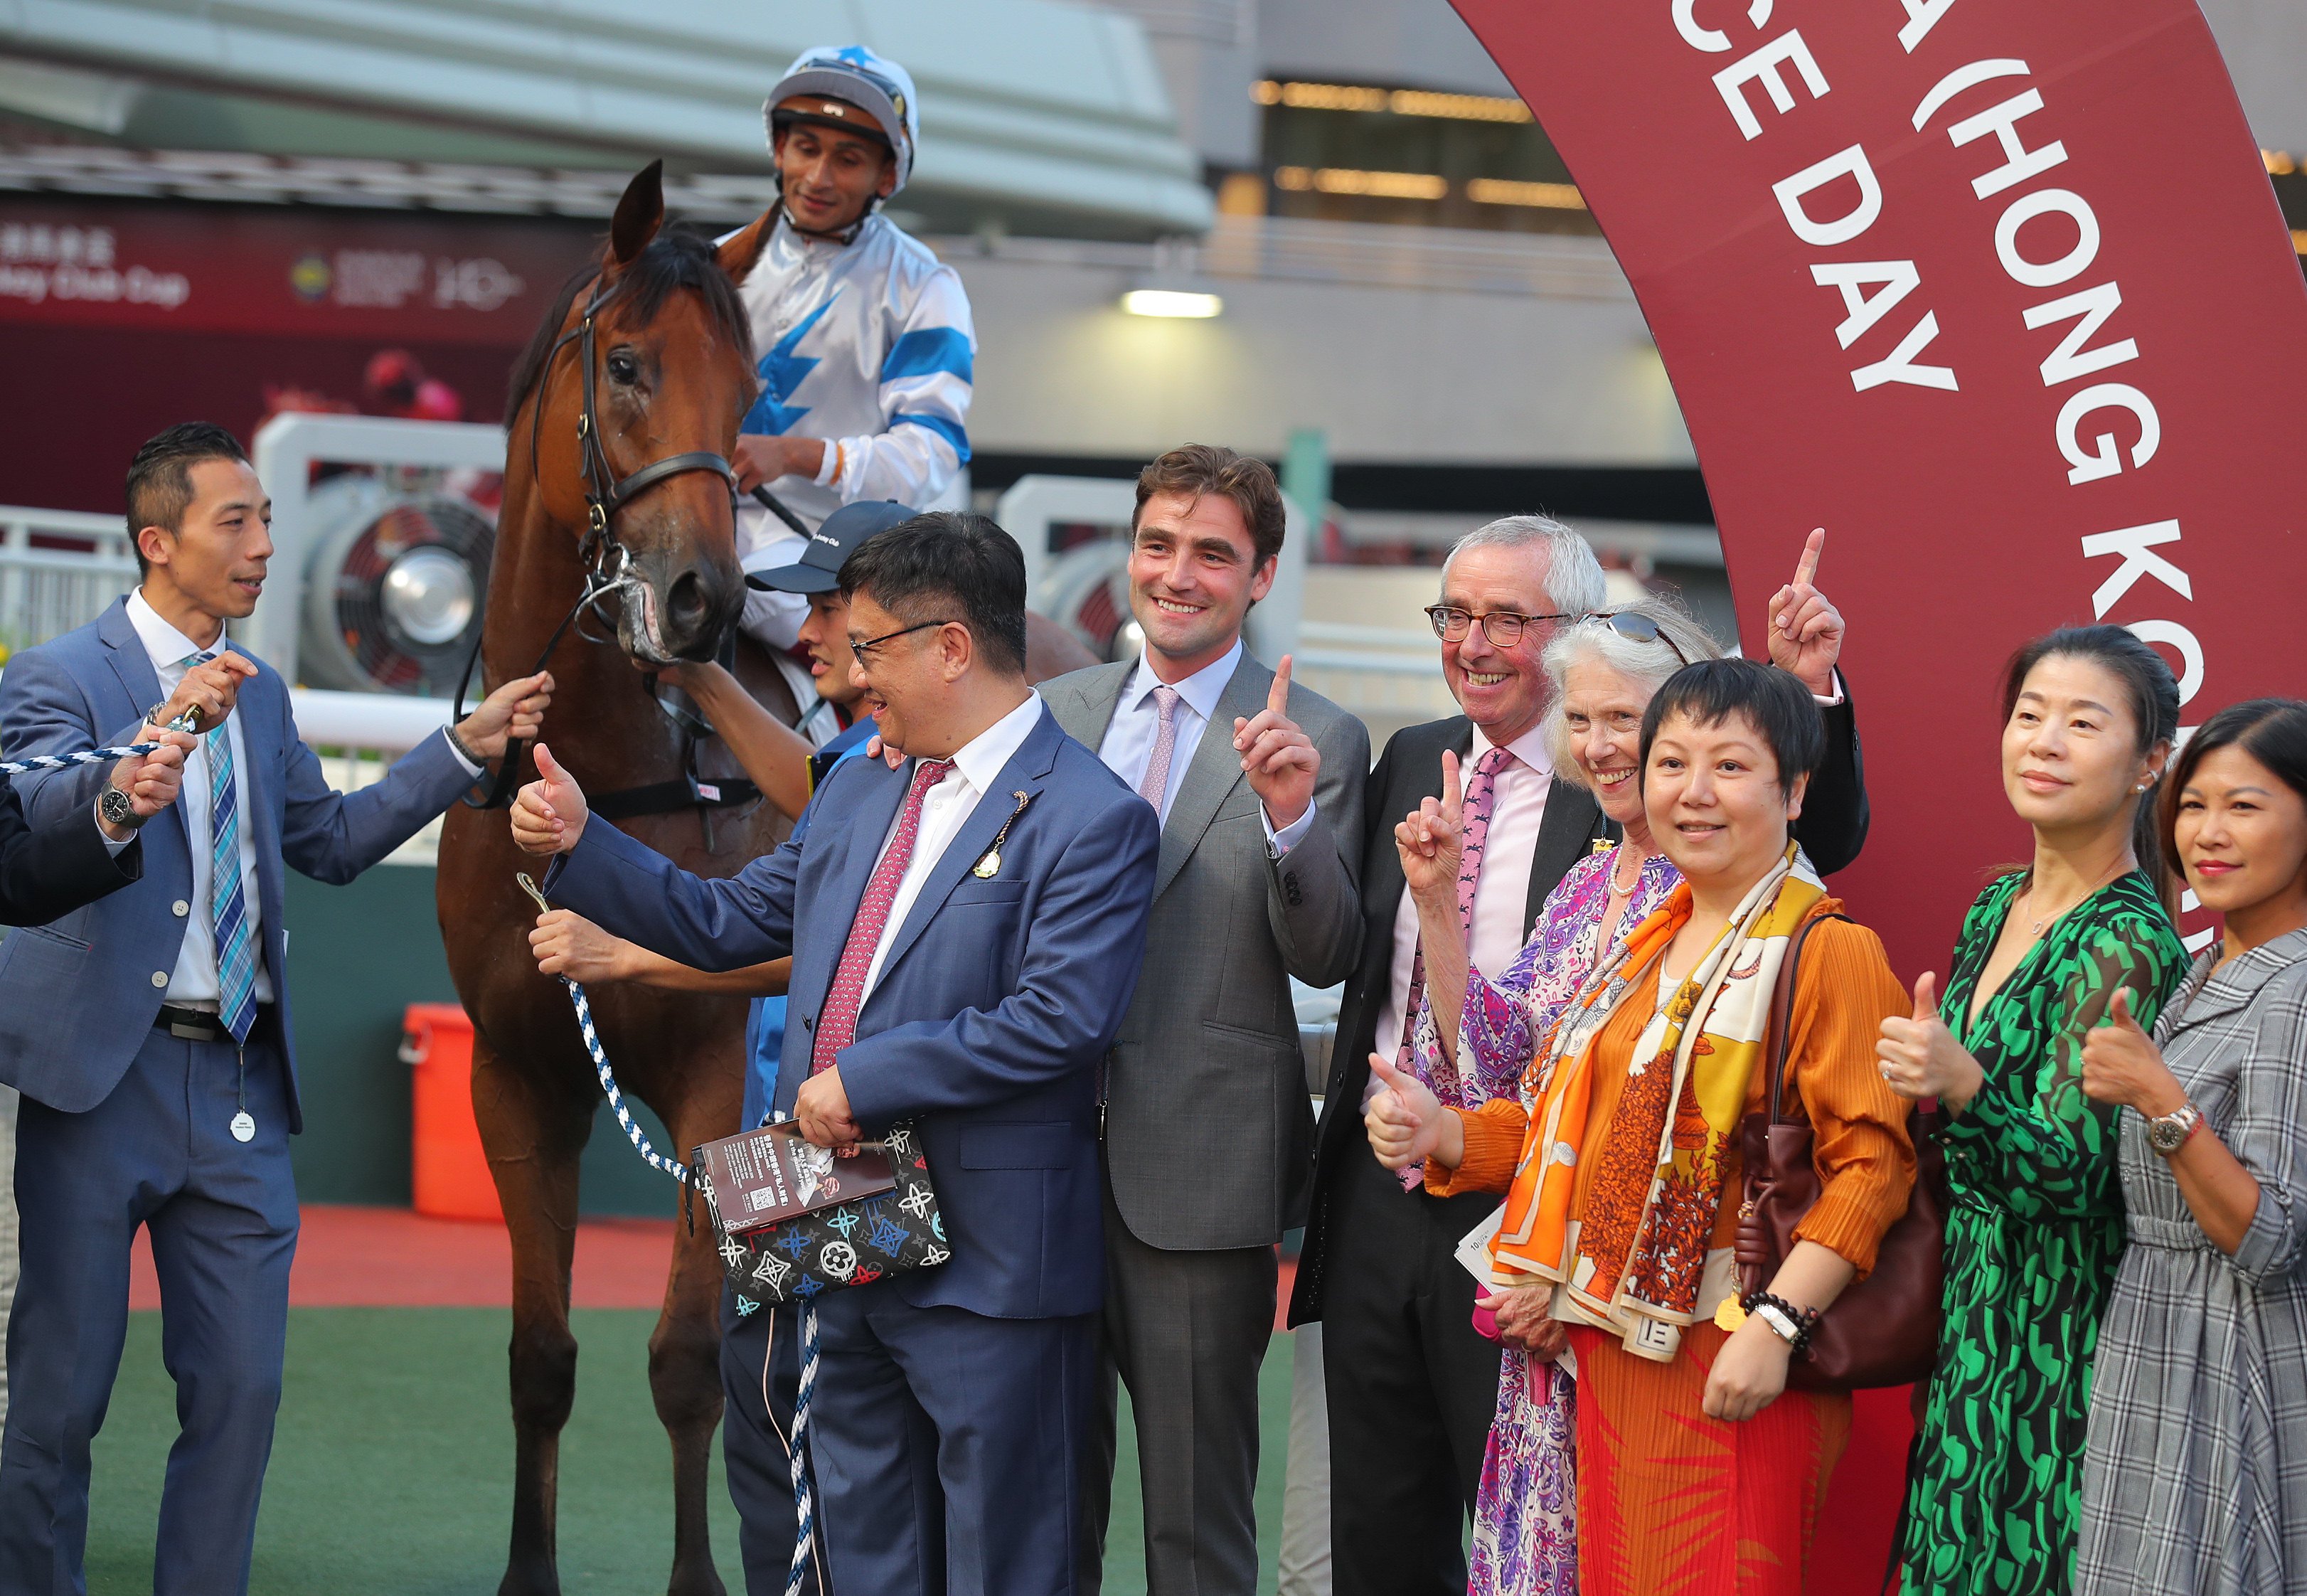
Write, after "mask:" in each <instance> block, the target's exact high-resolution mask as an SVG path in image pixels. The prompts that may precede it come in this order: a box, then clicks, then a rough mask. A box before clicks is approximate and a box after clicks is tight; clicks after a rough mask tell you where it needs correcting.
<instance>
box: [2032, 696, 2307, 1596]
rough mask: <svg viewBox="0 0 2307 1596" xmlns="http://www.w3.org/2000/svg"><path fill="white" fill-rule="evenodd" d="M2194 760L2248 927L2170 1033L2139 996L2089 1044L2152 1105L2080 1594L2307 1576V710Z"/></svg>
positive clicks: (2216, 871)
mask: <svg viewBox="0 0 2307 1596" xmlns="http://www.w3.org/2000/svg"><path fill="white" fill-rule="evenodd" d="M2176 767H2177V768H2176V769H2175V771H2174V774H2173V777H2171V778H2170V779H2168V780H2166V781H2165V797H2164V801H2163V811H2162V817H2161V819H2162V828H2163V841H2164V845H2165V857H2166V858H2173V859H2175V860H2176V861H2177V862H2179V863H2180V864H2181V865H2182V866H2183V868H2184V870H2185V871H2186V874H2187V883H2188V885H2189V886H2191V887H2192V888H2194V889H2195V893H2196V895H2197V897H2200V899H2201V901H2202V905H2203V907H2205V908H2206V909H2209V910H2212V911H2214V912H2216V913H2219V914H2224V915H2225V916H2226V936H2225V938H2224V940H2222V941H2221V942H2220V943H2218V944H2217V945H2216V946H2214V947H2212V948H2208V949H2206V950H2205V952H2204V953H2203V956H2202V957H2200V959H2198V960H2197V961H2196V964H2195V967H2194V970H2193V972H2192V974H2191V975H2190V976H2189V978H2188V980H2187V982H2186V983H2185V984H2184V985H2183V986H2182V987H2181V989H2180V991H2179V992H2178V994H2177V995H2176V996H2174V998H2173V999H2172V1000H2171V1001H2170V1003H2169V1004H2168V1005H2167V1006H2166V1007H2165V1009H2164V1011H2163V1018H2162V1023H2161V1024H2160V1025H2158V1026H2157V1034H2156V1038H2155V1040H2154V1041H2149V1040H2148V1037H2147V1036H2146V1034H2144V1033H2143V1032H2141V1031H2140V1029H2139V1027H2138V1025H2136V1024H2134V1023H2132V1021H2131V1017H2130V1015H2129V1012H2128V1010H2127V1009H2124V1010H2120V1011H2118V1012H2117V1013H2116V1015H2115V1016H2114V1019H2113V1021H2112V1023H2111V1024H2109V1025H2106V1026H2105V1027H2102V1028H2101V1029H2099V1030H2097V1031H2094V1032H2093V1033H2092V1034H2090V1036H2089V1037H2088V1039H2087V1040H2086V1042H2085V1043H2084V1051H2083V1089H2084V1090H2085V1091H2086V1092H2088V1094H2090V1095H2091V1096H2093V1097H2094V1098H2097V1100H2098V1101H2100V1102H2102V1103H2120V1104H2122V1105H2123V1106H2124V1107H2127V1108H2129V1109H2131V1112H2130V1113H2127V1114H2124V1115H2123V1130H2122V1136H2123V1142H2122V1164H2123V1198H2124V1202H2125V1205H2126V1206H2127V1207H2128V1209H2129V1220H2128V1226H2129V1244H2128V1246H2127V1247H2126V1248H2125V1249H2124V1252H2123V1264H2122V1268H2121V1271H2120V1273H2119V1274H2117V1275H2116V1277H2115V1283H2114V1297H2113V1299H2112V1300H2111V1301H2110V1302H2109V1303H2108V1305H2107V1310H2106V1317H2105V1321H2104V1322H2103V1323H2102V1325H2101V1326H2100V1329H2099V1343H2098V1362H2097V1368H2096V1369H2095V1371H2094V1377H2093V1383H2092V1388H2091V1398H2090V1428H2089V1443H2088V1449H2087V1453H2086V1456H2085V1462H2084V1471H2083V1505H2082V1523H2081V1534H2080V1542H2079V1545H2078V1549H2077V1552H2076V1558H2075V1589H2076V1590H2077V1591H2078V1592H2087V1593H2094V1596H2095V1593H2097V1592H2155V1593H2156V1596H2190V1593H2191V1592H2204V1593H2207V1596H2208V1593H2211V1592H2217V1596H2279V1593H2280V1592H2285V1591H2286V1590H2288V1591H2296V1590H2300V1589H2302V1588H2307V703H2301V702H2298V701H2297V700H2294V699H2256V700H2253V701H2252V702H2251V703H2247V704H2237V705H2235V706H2234V707H2233V708H2229V709H2226V710H2223V711H2221V712H2220V713H2219V714H2217V715H2216V716H2212V718H2211V719H2210V720H2209V721H2208V723H2207V724H2206V725H2204V726H2203V728H2202V730H2201V731H2200V732H2199V733H2197V734H2196V735H2195V737H2194V739H2193V740H2192V741H2191V742H2190V743H2189V744H2188V746H2187V748H2186V750H2185V751H2184V752H2183V755H2182V756H2181V757H2180V759H2178V760H2177V761H2176ZM2157 1043H2160V1044H2161V1045H2160V1048H2159V1049H2158V1047H2157Z"/></svg>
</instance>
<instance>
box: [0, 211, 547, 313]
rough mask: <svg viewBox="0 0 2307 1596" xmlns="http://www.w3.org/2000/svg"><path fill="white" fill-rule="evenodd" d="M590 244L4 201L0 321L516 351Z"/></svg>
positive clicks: (265, 216) (308, 218)
mask: <svg viewBox="0 0 2307 1596" xmlns="http://www.w3.org/2000/svg"><path fill="white" fill-rule="evenodd" d="M589 231H590V228H589V227H587V226H584V225H580V224H575V223H564V222H560V221H558V220H555V221H550V222H545V223H522V222H517V221H511V222H508V221H501V220H494V219H482V218H467V217H454V218H442V217H433V216H424V215H419V214H410V213H391V214H387V215H381V216H379V215H368V216H364V215H357V214H347V213H341V212H338V213H331V212H327V211H322V210H313V209H307V208H298V209H296V210H256V209H253V208H245V209H244V208H236V207H227V206H221V205H203V204H198V203H192V202H173V203H171V202H161V203H155V202H149V201H145V202H136V201H130V202H101V201H99V202H90V201H84V200H77V199H57V200H49V199H47V198H45V197H42V198H32V197H30V196H23V195H11V196H9V197H8V198H7V199H6V201H5V202H4V203H0V322H38V323H45V324H47V325H69V326H81V327H136V328H149V329H151V330H172V331H210V332H250V333H273V334H286V335H289V336H292V337H293V336H308V337H309V336H324V337H354V338H361V337H366V338H375V339H408V340H424V341H426V342H431V343H436V344H438V343H449V344H480V345H497V346H500V347H503V348H519V347H520V345H521V344H522V343H523V342H525V341H526V340H527V337H528V334H529V330H530V329H532V328H533V327H535V326H536V320H537V318H538V317H539V316H540V315H542V314H543V313H544V312H545V305H547V304H549V303H550V302H551V299H552V296H553V290H554V289H556V288H558V287H560V285H561V281H562V279H563V278H564V277H566V276H567V275H568V273H569V271H570V268H571V267H572V266H574V265H575V264H576V262H578V260H579V259H580V258H581V257H582V256H583V254H584V253H585V250H586V248H587V234H588V233H589Z"/></svg>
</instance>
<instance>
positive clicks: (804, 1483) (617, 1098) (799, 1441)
mask: <svg viewBox="0 0 2307 1596" xmlns="http://www.w3.org/2000/svg"><path fill="white" fill-rule="evenodd" d="M517 879H518V880H519V882H520V888H521V890H522V891H523V892H526V893H527V894H528V896H529V897H532V898H534V899H536V906H537V907H538V908H539V909H541V910H543V911H544V912H545V913H546V914H551V913H552V911H553V905H551V904H550V903H548V902H546V901H545V894H544V892H543V891H542V890H540V889H539V888H538V887H537V885H536V881H535V880H532V879H531V878H530V876H529V874H528V872H527V871H521V872H520V874H519V877H518V878H517ZM554 979H555V980H557V981H559V982H561V984H562V985H563V986H565V987H567V988H568V989H569V1000H570V1003H572V1004H574V1005H575V1006H576V1009H577V1030H578V1034H579V1035H581V1036H583V1037H584V1039H585V1051H587V1053H589V1054H590V1055H592V1059H593V1073H594V1074H596V1076H598V1077H600V1080H601V1090H602V1091H603V1092H604V1093H605V1094H607V1095H608V1099H609V1106H610V1107H611V1108H613V1109H614V1110H616V1111H617V1123H618V1124H619V1125H622V1126H623V1127H624V1130H625V1137H626V1139H627V1140H629V1141H630V1142H631V1143H632V1145H633V1151H634V1152H636V1153H638V1154H640V1155H641V1158H642V1161H643V1162H645V1163H647V1164H648V1166H649V1167H650V1168H651V1169H653V1170H660V1171H664V1172H665V1174H668V1175H671V1176H672V1177H673V1179H674V1180H679V1181H681V1182H682V1183H683V1184H684V1185H693V1184H695V1183H696V1178H695V1177H694V1176H693V1175H692V1174H691V1173H690V1168H689V1166H688V1165H687V1164H685V1163H680V1162H679V1161H678V1160H675V1159H671V1158H667V1157H666V1156H665V1154H662V1153H660V1152H658V1151H657V1150H656V1148H655V1147H652V1146H649V1139H648V1133H647V1132H646V1131H644V1130H642V1129H641V1128H640V1127H639V1125H637V1124H635V1123H634V1122H633V1116H632V1111H631V1110H630V1109H628V1108H626V1107H625V1098H624V1094H622V1092H620V1091H618V1090H617V1077H616V1072H615V1071H613V1070H612V1069H611V1068H609V1055H608V1051H607V1050H606V1049H605V1048H603V1047H602V1045H601V1034H600V1033H599V1032H598V1031H597V1030H596V1029H595V1028H594V1025H593V1006H592V1005H591V1004H589V1003H587V1001H586V1000H585V988H584V985H583V983H581V982H575V981H571V980H570V979H569V977H568V976H566V975H560V976H555V977H554ZM816 1390H817V1305H816V1304H815V1303H814V1302H813V1301H812V1300H810V1299H809V1298H806V1297H804V1298H802V1304H801V1384H800V1386H799V1387H798V1388H797V1389H796V1390H795V1392H794V1394H793V1440H792V1443H791V1444H790V1445H789V1446H787V1447H786V1451H787V1452H788V1453H789V1454H791V1456H792V1458H793V1572H792V1574H791V1575H788V1576H787V1578H786V1580H785V1596H801V1591H802V1585H803V1584H804V1583H806V1581H807V1579H808V1575H809V1556H810V1544H811V1542H812V1540H814V1538H815V1535H816V1531H817V1511H816V1506H815V1504H814V1502H813V1501H812V1499H811V1497H810V1489H809V1403H810V1396H811V1395H812V1394H814V1393H815V1392H816ZM765 1405H766V1404H765ZM772 1422H774V1420H772ZM819 1589H820V1590H822V1589H823V1585H822V1583H820V1584H819Z"/></svg>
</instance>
